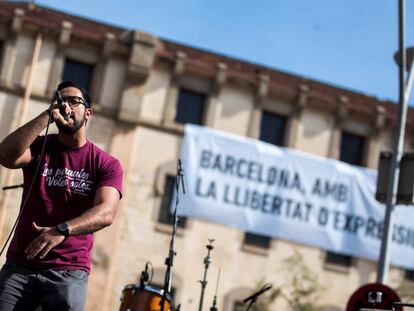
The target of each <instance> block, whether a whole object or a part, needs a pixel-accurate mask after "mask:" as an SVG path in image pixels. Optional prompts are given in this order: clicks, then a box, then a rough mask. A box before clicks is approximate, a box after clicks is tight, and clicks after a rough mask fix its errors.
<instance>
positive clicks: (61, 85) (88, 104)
mask: <svg viewBox="0 0 414 311" xmlns="http://www.w3.org/2000/svg"><path fill="white" fill-rule="evenodd" d="M67 87H74V88H77V89H78V90H79V91H80V92H81V93H82V97H83V100H84V101H85V106H86V107H87V108H91V97H90V96H89V94H88V92H87V91H86V90H85V89H84V88H83V87H81V86H80V85H79V84H76V83H75V82H72V81H63V82H61V83H59V85H58V86H57V90H58V91H60V90H63V89H66V88H67Z"/></svg>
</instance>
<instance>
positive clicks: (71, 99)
mask: <svg viewBox="0 0 414 311" xmlns="http://www.w3.org/2000/svg"><path fill="white" fill-rule="evenodd" d="M62 101H63V102H65V103H68V105H69V106H70V107H77V106H79V105H81V104H82V105H85V107H86V103H85V101H84V100H83V98H82V97H79V96H62Z"/></svg>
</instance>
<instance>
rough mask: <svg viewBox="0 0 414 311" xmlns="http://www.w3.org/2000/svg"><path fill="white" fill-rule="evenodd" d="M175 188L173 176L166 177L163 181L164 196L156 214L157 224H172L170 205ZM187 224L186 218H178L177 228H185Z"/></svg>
mask: <svg viewBox="0 0 414 311" xmlns="http://www.w3.org/2000/svg"><path fill="white" fill-rule="evenodd" d="M174 188H175V176H167V177H166V179H165V186H164V195H163V197H162V201H161V208H160V212H159V214H158V222H160V223H163V224H168V225H172V224H173V221H174V219H173V215H172V213H171V203H172V200H173V195H174ZM186 222H187V217H183V216H180V219H179V222H178V227H179V228H185V226H186Z"/></svg>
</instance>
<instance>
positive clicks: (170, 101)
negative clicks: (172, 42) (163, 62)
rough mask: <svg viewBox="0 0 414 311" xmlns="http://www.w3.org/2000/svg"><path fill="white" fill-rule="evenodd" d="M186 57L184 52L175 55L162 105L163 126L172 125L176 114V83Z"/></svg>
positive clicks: (182, 70)
mask: <svg viewBox="0 0 414 311" xmlns="http://www.w3.org/2000/svg"><path fill="white" fill-rule="evenodd" d="M186 59H187V55H186V54H185V53H184V52H181V51H178V52H177V53H176V55H175V63H174V68H173V72H172V75H171V79H170V85H169V87H168V91H167V96H166V99H165V104H164V111H163V115H162V121H161V122H162V124H163V125H165V126H172V125H173V124H174V117H175V113H176V107H177V105H176V103H177V98H178V87H179V85H178V81H179V79H180V76H181V75H182V74H183V73H184V71H185V61H186Z"/></svg>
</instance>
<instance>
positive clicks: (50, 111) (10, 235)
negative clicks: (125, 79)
mask: <svg viewBox="0 0 414 311" xmlns="http://www.w3.org/2000/svg"><path fill="white" fill-rule="evenodd" d="M54 102H55V94H54V95H53V98H52V102H51V103H50V106H49V109H48V112H49V119H48V121H47V126H46V131H45V136H44V137H45V139H44V141H43V145H42V149H41V151H40V155H39V156H38V159H39V162H38V163H37V166H36V170H35V173H34V175H33V180H32V182H31V183H30V186H29V190H28V191H27V195H26V198H25V199H24V201H23V204H22V206H21V208H20V211H19V214H18V215H17V218H16V221H15V222H14V224H13V227H12V228H11V230H10V233H9V235H8V236H7V239H6V241H5V242H4V245H3V247H2V248H1V251H0V257H1V256H2V255H3V252H4V250H5V249H6V246H7V244H8V243H9V241H10V239H11V237H12V235H13V232H14V231H15V230H16V227H17V224H18V223H19V220H20V217H21V215H22V212H23V209H24V208H25V207H26V204H27V201H28V199H29V196H30V193H31V192H32V189H33V186H34V183H35V181H36V178H37V175H38V174H39V169H40V164H41V162H42V161H41V159H42V157H43V154H44V153H45V147H46V140H47V135H48V133H49V126H50V124H51V119H52V107H53V103H54Z"/></svg>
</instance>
